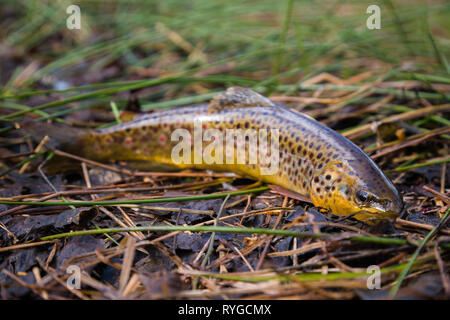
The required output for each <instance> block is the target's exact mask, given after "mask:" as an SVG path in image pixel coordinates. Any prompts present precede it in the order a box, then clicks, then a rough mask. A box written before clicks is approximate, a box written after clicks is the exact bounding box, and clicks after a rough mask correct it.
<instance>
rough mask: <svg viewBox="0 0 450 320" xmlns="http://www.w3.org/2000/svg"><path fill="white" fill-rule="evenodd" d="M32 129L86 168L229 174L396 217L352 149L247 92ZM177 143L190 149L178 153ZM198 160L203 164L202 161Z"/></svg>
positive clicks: (378, 177)
mask: <svg viewBox="0 0 450 320" xmlns="http://www.w3.org/2000/svg"><path fill="white" fill-rule="evenodd" d="M38 128H39V129H38V130H39V131H40V132H34V134H36V135H37V136H39V135H43V134H48V135H49V136H50V137H51V138H53V139H55V140H56V141H57V142H59V147H61V148H62V149H63V150H67V151H68V152H71V153H75V154H77V155H80V156H83V157H86V158H89V159H92V160H97V161H103V162H106V161H110V160H124V161H133V162H135V161H141V162H143V163H146V164H148V165H152V164H153V165H154V164H157V165H158V166H159V168H158V169H161V166H164V167H165V168H166V169H174V168H175V169H185V168H197V169H202V170H204V169H209V170H213V171H227V172H234V173H237V174H239V175H242V176H245V177H250V178H252V179H256V180H261V181H263V182H266V183H268V184H272V185H275V186H278V188H279V189H278V190H279V191H280V190H281V192H282V193H283V191H286V192H287V193H285V194H291V193H292V194H294V197H295V195H299V198H300V199H309V200H310V201H311V202H312V203H313V204H314V205H315V206H318V207H322V208H326V209H329V210H331V211H332V212H333V213H335V214H338V215H350V214H352V215H353V216H354V217H355V218H357V219H359V220H364V221H372V222H373V221H377V220H381V219H387V218H394V217H397V216H399V215H400V213H401V211H402V209H403V202H402V199H401V196H400V194H399V192H398V191H397V189H396V188H395V186H394V185H393V183H392V182H391V181H390V180H389V179H388V178H387V177H386V176H385V175H384V174H383V172H382V171H381V170H380V169H379V168H378V167H377V165H376V164H375V163H374V162H373V161H372V160H371V159H370V158H369V157H368V156H367V155H366V154H365V153H364V152H363V151H362V150H361V149H360V148H359V147H358V146H356V145H355V144H354V143H352V142H351V141H350V140H348V139H346V138H345V137H343V136H341V135H340V134H338V133H337V132H335V131H333V130H332V129H330V128H328V127H326V126H324V125H322V124H321V123H319V122H318V121H316V120H314V119H312V118H311V117H309V116H307V115H304V114H301V113H298V112H295V111H292V110H290V109H288V108H285V107H283V106H280V105H277V104H275V103H274V102H272V101H271V100H270V99H268V98H266V97H263V96H261V95H260V94H258V93H256V92H254V91H252V90H250V89H245V88H240V87H232V88H229V89H228V90H227V91H226V92H225V93H222V94H220V95H218V96H217V97H215V98H214V99H213V100H212V101H211V102H210V103H209V104H203V105H196V106H189V107H182V108H176V109H170V110H163V111H157V112H154V113H150V114H144V115H140V116H136V117H135V118H133V120H132V121H129V122H125V123H122V124H119V125H115V126H112V127H109V128H106V129H102V130H89V131H86V130H76V131H75V129H72V128H67V129H63V130H62V129H61V127H57V128H56V127H55V126H53V125H52V127H47V126H45V125H43V124H39V126H38ZM177 129H178V130H177ZM64 130H65V131H64ZM233 130H235V131H239V130H240V132H241V133H242V132H243V134H241V135H240V136H239V134H238V135H237V136H235V137H234V138H235V139H234V140H233V142H232V146H233V147H234V149H235V150H231V153H232V156H230V157H231V160H232V161H225V158H226V157H227V156H229V153H230V150H228V149H226V147H225V144H226V143H225V138H224V137H225V136H226V138H228V135H227V134H228V132H234V131H233ZM31 131H36V130H31ZM198 131H200V133H199V132H198ZM174 132H178V133H177V134H175V135H174ZM255 132H256V139H255ZM261 133H264V134H261ZM183 134H184V136H183ZM258 138H260V139H259V140H258ZM183 139H184V141H182V140H183ZM264 139H265V140H266V142H267V144H265V143H264ZM186 140H188V141H186ZM198 140H200V143H198ZM227 141H228V140H227ZM230 141H231V140H230ZM181 142H183V143H185V144H186V143H191V144H188V145H189V147H188V148H187V149H186V148H185V149H183V148H181V147H180V143H181ZM252 143H253V144H252ZM255 145H256V149H258V148H259V149H262V148H264V149H265V151H266V153H265V156H264V154H263V157H262V158H261V157H260V159H259V160H258V159H257V161H256V163H255V161H253V162H251V161H250V159H251V158H252V157H253V159H254V158H255V155H257V154H259V155H261V154H262V153H261V150H259V153H258V150H256V149H255ZM274 146H277V149H274V148H273V147H274ZM218 147H219V148H218ZM240 147H241V148H242V149H241V153H240V155H239V150H238V149H239V148H240ZM183 150H184V151H185V152H187V154H185V155H184V156H185V157H184V158H182V159H184V161H181V162H180V161H179V160H177V161H174V154H175V155H177V153H178V154H181V153H182V152H180V151H183ZM220 150H223V152H222V151H220ZM274 150H275V151H274ZM174 151H176V152H175V153H174ZM234 151H236V152H234ZM205 152H206V153H208V154H209V155H210V157H209V158H207V157H205V158H202V156H203V155H204V154H205ZM199 153H200V154H201V156H199ZM195 157H197V158H195ZM199 158H200V160H199ZM211 158H212V159H213V160H215V161H211ZM227 159H228V160H230V159H229V158H227ZM268 159H271V160H275V161H278V162H277V163H275V165H274V164H273V163H271V164H270V165H267V167H271V168H272V169H273V167H274V168H275V169H277V170H272V171H273V172H270V174H267V173H265V174H262V171H261V169H262V168H263V167H264V166H265V165H266V164H267V160H268ZM220 160H223V161H220ZM262 160H265V163H263V162H264V161H262ZM150 167H151V166H150ZM269 171H270V170H269Z"/></svg>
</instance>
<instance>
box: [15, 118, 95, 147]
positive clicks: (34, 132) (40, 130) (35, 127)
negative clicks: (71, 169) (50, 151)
mask: <svg viewBox="0 0 450 320" xmlns="http://www.w3.org/2000/svg"><path fill="white" fill-rule="evenodd" d="M21 127H22V128H23V129H24V130H25V132H26V133H28V134H29V135H30V136H31V139H33V140H34V141H36V142H40V141H42V139H43V138H44V137H45V136H48V137H49V138H50V140H49V142H48V143H47V146H50V147H53V148H65V147H67V146H71V145H74V144H76V143H77V142H78V141H80V138H81V137H82V136H83V135H85V134H86V133H87V131H88V130H84V129H78V128H72V127H69V126H66V125H62V124H54V123H47V122H39V121H35V120H25V121H23V122H22V123H21Z"/></svg>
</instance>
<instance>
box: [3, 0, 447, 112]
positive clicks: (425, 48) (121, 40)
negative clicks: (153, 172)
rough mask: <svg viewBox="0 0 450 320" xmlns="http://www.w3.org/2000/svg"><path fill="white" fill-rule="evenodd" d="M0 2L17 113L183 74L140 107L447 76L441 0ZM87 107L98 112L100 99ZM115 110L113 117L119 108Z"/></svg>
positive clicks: (147, 95)
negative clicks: (281, 88) (53, 95)
mask: <svg viewBox="0 0 450 320" xmlns="http://www.w3.org/2000/svg"><path fill="white" fill-rule="evenodd" d="M0 3H1V14H0V43H1V45H0V83H1V84H2V88H1V95H2V98H3V101H5V99H4V98H5V97H9V98H11V99H10V100H9V101H10V102H11V101H13V102H18V101H20V99H14V98H17V96H16V95H19V96H20V95H21V94H24V93H28V96H33V93H36V94H35V95H34V96H35V97H36V96H38V94H37V92H36V90H49V89H50V90H64V89H68V88H74V87H75V88H76V87H80V86H86V85H95V84H97V85H99V86H100V87H102V86H104V85H105V86H106V83H109V82H113V81H121V82H124V81H128V80H140V79H167V78H171V77H173V76H174V75H175V76H179V75H189V77H188V78H185V77H184V78H183V77H175V80H173V79H172V80H171V81H170V82H171V83H170V84H169V85H163V86H161V85H158V84H160V83H159V82H156V83H154V85H153V86H151V88H147V90H145V91H144V92H142V94H141V95H140V97H139V98H140V100H141V103H142V104H144V106H146V107H147V108H150V107H165V106H171V104H170V103H169V104H168V105H166V104H165V103H164V102H163V103H162V104H159V105H158V104H154V103H155V102H158V101H170V100H173V99H174V98H177V97H184V96H189V95H193V94H195V95H198V97H197V98H196V99H187V100H181V101H175V102H173V103H172V105H176V104H178V103H181V104H183V103H190V102H195V101H202V100H206V99H209V98H210V97H211V96H212V95H213V94H214V92H215V91H217V90H222V89H223V88H225V87H227V86H230V85H245V86H253V87H258V88H260V89H261V90H260V91H265V93H266V94H269V93H270V92H272V90H274V89H276V88H274V87H273V86H274V85H276V84H294V83H297V82H298V81H300V80H305V79H308V78H310V77H312V76H314V75H317V74H319V73H321V72H330V73H332V74H334V75H336V76H338V77H342V78H348V77H350V76H352V75H355V74H359V73H361V72H363V71H367V70H370V71H371V72H373V73H374V77H375V76H376V75H377V74H386V73H388V72H389V71H391V70H393V69H395V68H400V70H402V71H408V72H420V73H427V74H432V75H441V76H445V75H447V74H448V72H449V67H448V62H447V57H448V56H449V51H450V41H449V39H450V37H449V33H450V28H449V27H450V22H449V21H450V19H449V17H450V14H449V13H450V3H449V2H448V1H444V0H442V1H439V0H434V1H389V0H386V1H292V0H285V1H273V0H259V1H255V0H253V1H249V0H247V1H235V0H231V1H211V0H194V1H179V0H168V1H162V2H161V1H144V0H134V1H128V0H127V1H125V0H114V1H92V0H90V1H83V0H81V1H77V2H76V3H72V2H71V1H25V0H22V1H17V0H14V1H13V0H11V1H9V0H1V2H0ZM71 4H77V5H79V6H80V8H81V19H82V22H81V30H69V29H68V28H66V19H67V17H68V16H69V15H68V14H67V13H66V8H67V7H68V6H69V5H71ZM371 4H377V5H379V6H380V8H381V29H380V30H368V29H367V27H366V20H367V18H368V17H369V14H367V13H366V9H367V7H368V6H369V5H371ZM186 72H187V73H186ZM191 76H195V77H196V79H195V80H192V79H190V78H191ZM199 77H200V79H199ZM201 77H203V78H201ZM124 84H128V83H118V84H117V83H116V84H115V85H116V87H117V86H119V87H120V86H121V85H124ZM108 86H109V84H108ZM88 88H89V87H88ZM93 97H94V98H96V99H97V102H98V101H100V100H98V99H100V98H101V97H100V95H98V96H96V95H94V96H93ZM42 99H43V98H42V97H41V99H31V100H27V105H28V106H33V105H38V104H40V103H42V102H43V101H42ZM101 99H103V98H101ZM34 100H36V101H34ZM106 100H108V99H105V102H106ZM117 101H118V105H119V108H122V107H123V105H124V104H125V102H126V99H122V100H121V98H120V97H119V98H118V100H117ZM0 103H1V101H0ZM9 106H10V107H11V104H10V105H9ZM15 107H16V108H20V106H15ZM144 109H145V108H144Z"/></svg>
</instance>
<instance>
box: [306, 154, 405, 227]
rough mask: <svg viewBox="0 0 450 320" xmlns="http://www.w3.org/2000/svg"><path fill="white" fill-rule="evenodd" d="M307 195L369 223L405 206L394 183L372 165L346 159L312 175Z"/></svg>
mask: <svg viewBox="0 0 450 320" xmlns="http://www.w3.org/2000/svg"><path fill="white" fill-rule="evenodd" d="M310 196H311V199H312V200H313V203H314V205H316V206H320V207H323V208H326V209H329V210H331V211H332V212H333V213H334V214H338V215H352V216H353V217H354V218H356V219H358V220H362V221H365V222H368V223H376V222H379V221H381V220H386V219H393V218H395V217H398V216H399V215H400V214H401V213H402V211H403V207H404V206H403V201H402V198H401V195H400V193H399V192H398V191H397V189H396V188H395V186H394V185H393V183H392V182H391V181H390V180H389V179H388V178H386V176H385V175H384V174H383V173H382V172H381V170H379V169H378V168H377V167H376V166H375V168H373V166H372V164H370V167H366V168H365V169H363V168H358V166H356V168H355V167H354V166H352V164H351V163H348V162H347V163H343V162H336V163H331V164H329V165H327V166H326V167H325V168H324V170H322V171H321V172H320V173H318V174H317V175H316V176H315V177H314V178H313V180H312V183H311V195H310Z"/></svg>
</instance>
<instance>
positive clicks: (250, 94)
mask: <svg viewBox="0 0 450 320" xmlns="http://www.w3.org/2000/svg"><path fill="white" fill-rule="evenodd" d="M258 106H259V107H275V106H276V104H275V103H274V102H273V101H271V100H270V99H269V98H266V97H264V96H262V95H260V94H259V93H256V92H255V91H253V90H251V89H248V88H242V87H231V88H228V89H227V91H225V92H223V93H221V94H219V95H217V96H215V97H214V98H213V99H212V100H211V102H210V103H209V105H208V108H209V109H210V110H211V111H219V110H223V109H234V108H245V107H258Z"/></svg>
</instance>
